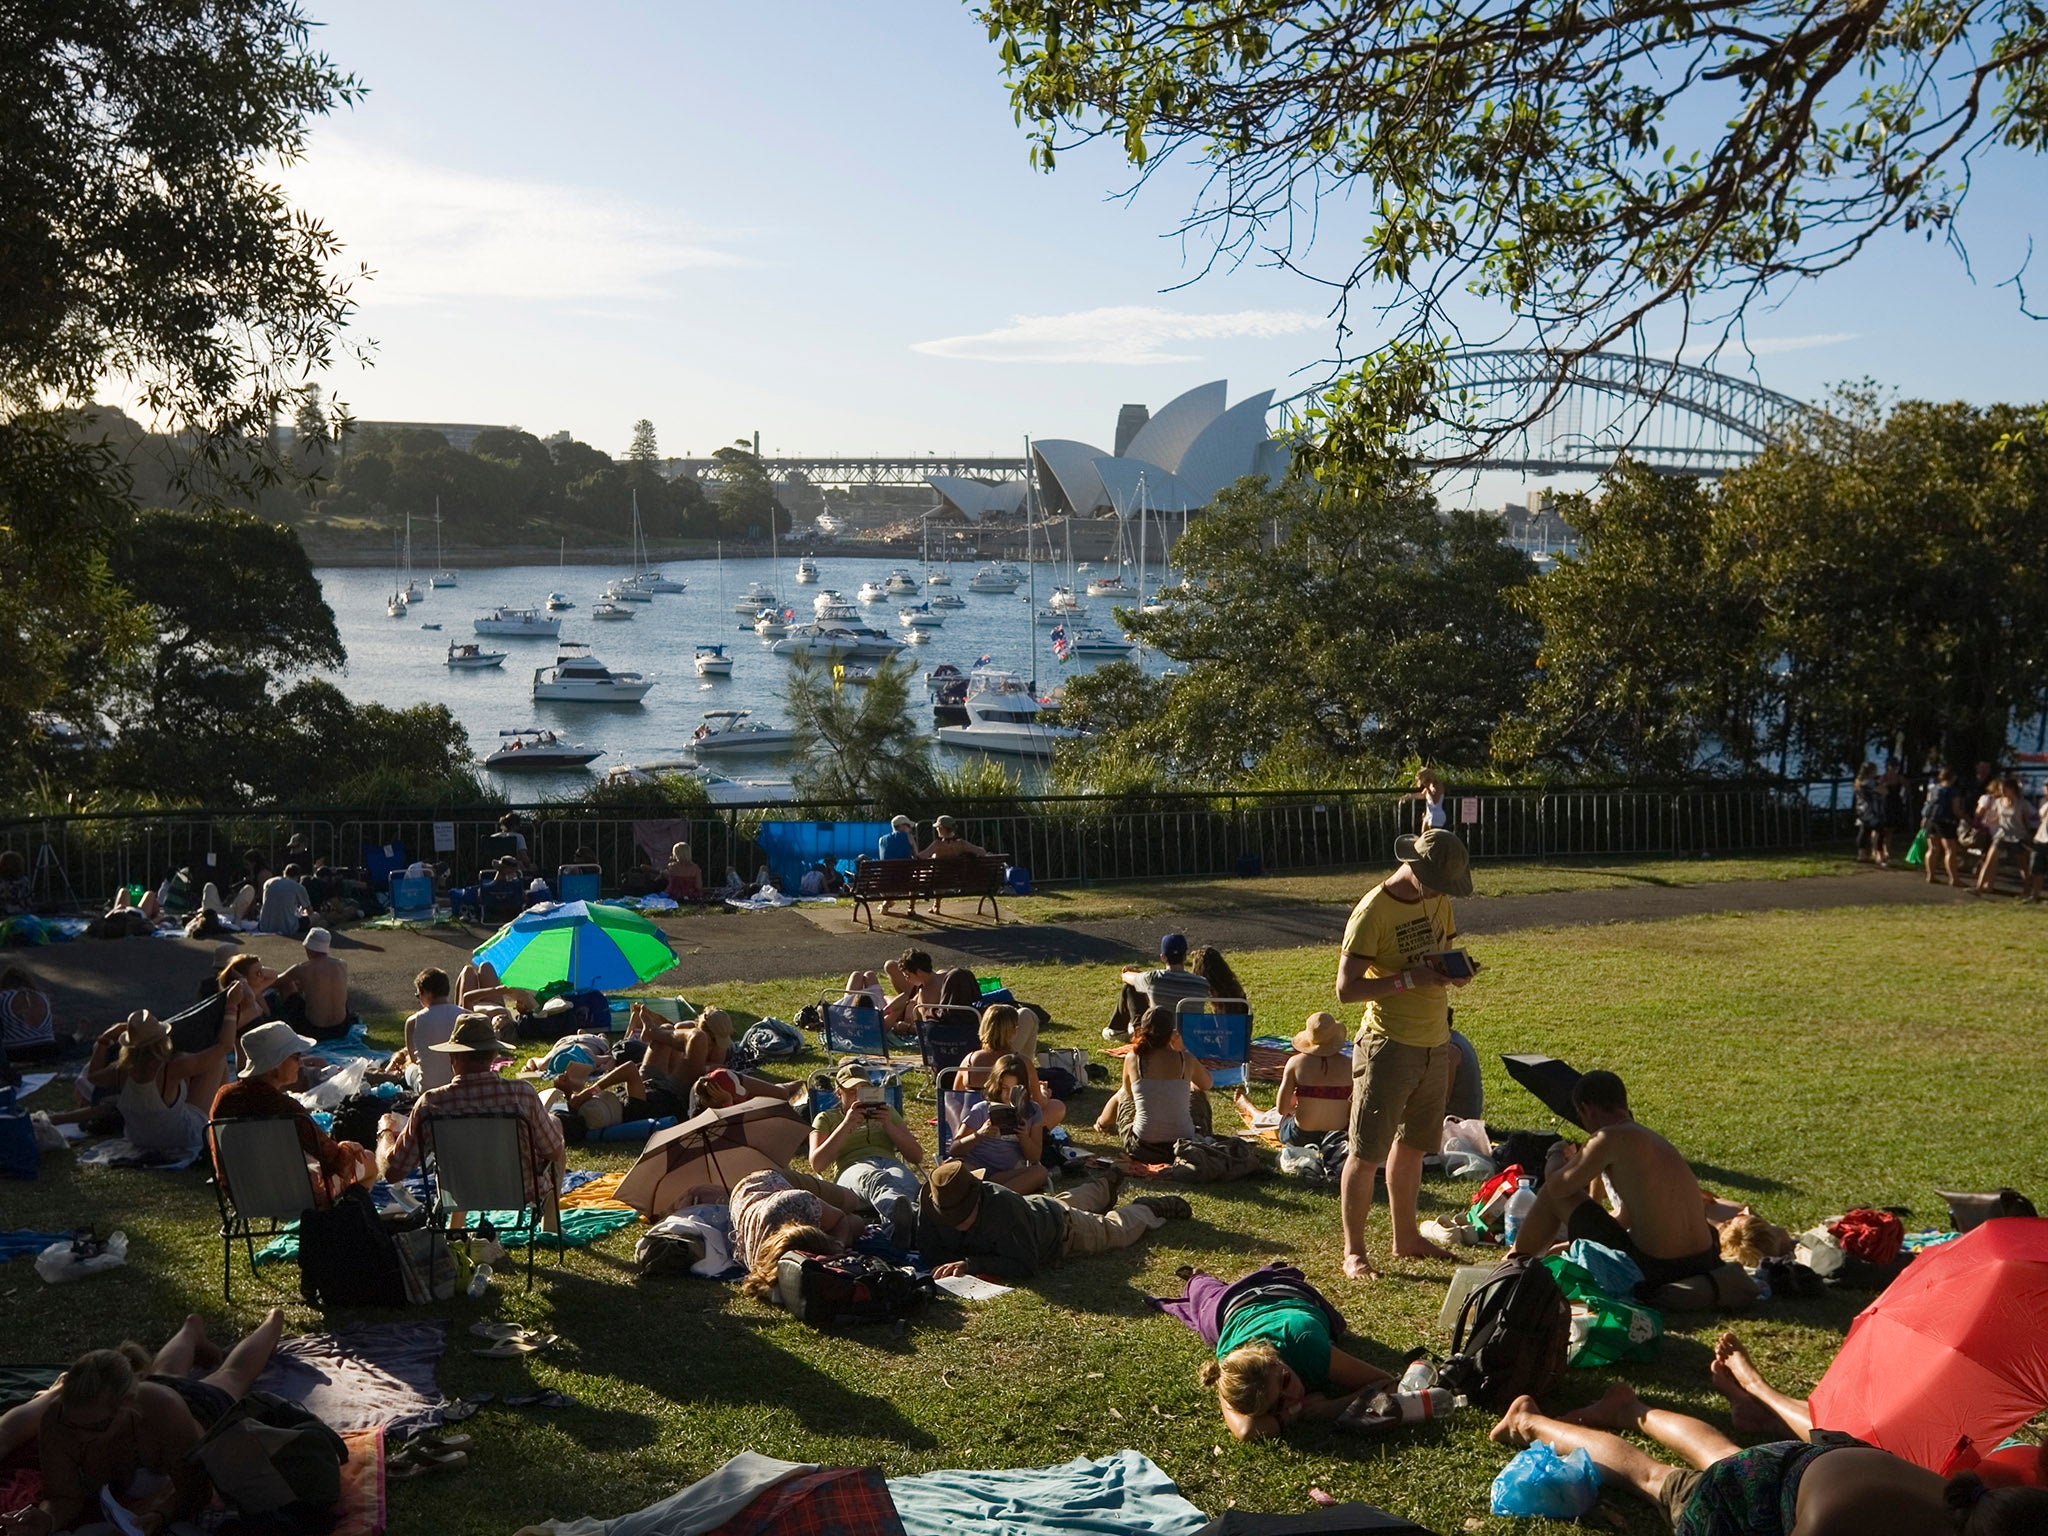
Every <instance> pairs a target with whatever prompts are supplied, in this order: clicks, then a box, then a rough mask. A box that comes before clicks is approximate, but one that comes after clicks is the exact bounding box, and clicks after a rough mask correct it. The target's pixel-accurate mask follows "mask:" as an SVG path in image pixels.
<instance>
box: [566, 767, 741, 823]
mask: <svg viewBox="0 0 2048 1536" xmlns="http://www.w3.org/2000/svg"><path fill="white" fill-rule="evenodd" d="M574 803H575V804H576V805H577V806H579V807H581V808H583V809H585V810H589V811H593V812H601V813H604V814H608V815H610V814H615V815H621V816H625V815H632V816H692V815H696V814H698V813H699V812H702V811H705V810H708V809H709V808H710V805H711V791H710V789H709V788H707V787H706V785H705V783H704V781H703V780H702V779H700V778H698V777H696V776H695V775H694V774H688V773H660V774H656V775H655V776H654V778H653V779H652V780H651V781H648V782H642V783H632V782H628V781H623V780H622V781H619V782H617V783H614V782H613V781H611V780H609V779H606V780H604V781H603V782H601V783H597V784H593V785H591V786H590V787H589V788H588V789H587V790H585V791H583V793H582V794H580V795H578V796H577V797H576V799H575V801H574Z"/></svg>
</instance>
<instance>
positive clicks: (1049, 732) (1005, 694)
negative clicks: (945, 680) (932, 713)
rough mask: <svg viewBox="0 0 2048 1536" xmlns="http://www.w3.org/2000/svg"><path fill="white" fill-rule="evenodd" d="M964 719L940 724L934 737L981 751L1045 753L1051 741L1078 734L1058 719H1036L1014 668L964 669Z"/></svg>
mask: <svg viewBox="0 0 2048 1536" xmlns="http://www.w3.org/2000/svg"><path fill="white" fill-rule="evenodd" d="M963 707H964V708H965V710H966V711H967V723H966V724H965V725H942V726H940V727H939V728H938V736H939V742H940V744H941V745H943V746H948V747H968V748H972V749H975V750H977V751H982V752H1004V753H1011V754H1017V755H1022V756H1025V757H1050V756H1051V755H1052V750H1053V748H1054V747H1056V746H1058V745H1059V744H1060V743H1061V742H1063V741H1070V740H1072V739H1073V738H1074V737H1076V736H1078V735H1080V734H1081V733H1080V732H1079V731H1075V730H1070V729H1068V728H1067V727H1066V726H1063V725H1044V724H1041V723H1040V721H1039V718H1038V716H1039V705H1038V700H1036V699H1034V698H1033V697H1032V696H1031V690H1030V689H1029V688H1027V687H1025V686H1024V682H1023V680H1022V679H1021V678H1019V677H1018V676H1017V675H1016V674H1015V673H1014V672H1004V671H1000V670H998V669H996V668H994V667H976V668H975V669H974V670H973V671H972V672H970V673H968V674H967V694H966V699H965V702H964V705H963Z"/></svg>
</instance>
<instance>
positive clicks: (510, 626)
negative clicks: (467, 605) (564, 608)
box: [470, 604, 562, 640]
mask: <svg viewBox="0 0 2048 1536" xmlns="http://www.w3.org/2000/svg"><path fill="white" fill-rule="evenodd" d="M470 628H471V629H473V630H475V631H476V632H477V633H478V634H480V635H507V636H514V637H517V638H520V639H526V640H553V639H554V638H556V637H557V636H558V635H560V634H561V632H562V621H561V620H560V619H556V618H549V617H548V616H546V615H544V614H542V613H540V612H538V611H536V610H535V609H532V608H507V607H505V606H503V605H502V604H501V605H499V606H498V607H496V608H493V609H491V610H490V611H489V612H488V613H480V614H478V615H477V616H476V618H475V619H474V620H472V621H471V623H470Z"/></svg>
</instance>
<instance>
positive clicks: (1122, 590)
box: [1088, 570, 1138, 597]
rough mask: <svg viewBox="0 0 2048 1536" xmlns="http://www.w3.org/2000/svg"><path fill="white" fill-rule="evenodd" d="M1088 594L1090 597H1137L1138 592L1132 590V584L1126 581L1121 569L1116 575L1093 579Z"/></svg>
mask: <svg viewBox="0 0 2048 1536" xmlns="http://www.w3.org/2000/svg"><path fill="white" fill-rule="evenodd" d="M1088 595H1089V596H1090V597H1136V596H1137V595H1138V594H1137V593H1136V592H1134V591H1133V590H1131V588H1130V586H1129V585H1128V584H1127V583H1126V582H1125V581H1124V573H1123V572H1122V571H1121V570H1119V571H1118V572H1117V573H1116V574H1115V575H1114V576H1097V577H1096V578H1095V579H1094V580H1093V581H1091V582H1089V583H1088Z"/></svg>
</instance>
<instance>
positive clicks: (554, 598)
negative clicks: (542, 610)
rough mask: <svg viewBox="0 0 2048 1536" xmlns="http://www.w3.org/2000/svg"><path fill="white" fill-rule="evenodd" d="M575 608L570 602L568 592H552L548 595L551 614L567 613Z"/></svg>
mask: <svg viewBox="0 0 2048 1536" xmlns="http://www.w3.org/2000/svg"><path fill="white" fill-rule="evenodd" d="M575 606H576V605H575V604H574V603H572V602H570V601H569V594H568V593H566V592H550V593H549V594H548V612H549V613H567V612H568V611H569V610H570V609H571V608H574V607H575Z"/></svg>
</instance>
